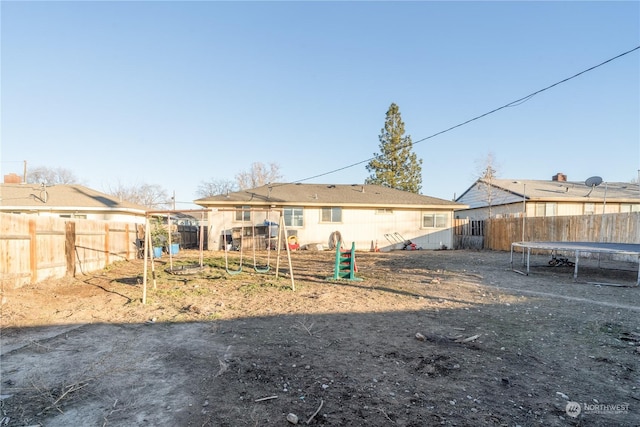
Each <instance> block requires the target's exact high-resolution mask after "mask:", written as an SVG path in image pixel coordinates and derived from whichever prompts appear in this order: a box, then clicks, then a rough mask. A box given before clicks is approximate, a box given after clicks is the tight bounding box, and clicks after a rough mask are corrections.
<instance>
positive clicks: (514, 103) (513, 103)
mask: <svg viewBox="0 0 640 427" xmlns="http://www.w3.org/2000/svg"><path fill="white" fill-rule="evenodd" d="M638 49H640V46H636V47H634V48H633V49H631V50H628V51H626V52H623V53H621V54H619V55H616V56H614V57H613V58H609V59H607V60H606V61H603V62H601V63H599V64H597V65H594V66H593V67H589V68H587V69H586V70H583V71H580V72H579V73H576V74H574V75H572V76H571V77H567V78H566V79H563V80H560V81H558V82H556V83H554V84H552V85H549V86H547V87H545V88H542V89H539V90H537V91H535V92H533V93H530V94H529V95H527V96H523V97H522V98H519V99H516V100H515V101H511V102H509V103H508V104H505V105H503V106H502V107H498V108H494V109H493V110H491V111H488V112H486V113H484V114H480V115H479V116H476V117H474V118H472V119H469V120H466V121H464V122H462V123H459V124H457V125H455V126H451V127H449V128H447V129H445V130H442V131H440V132H436V133H434V134H432V135H429V136H427V137H425V138H422V139H419V140H417V141H415V142H412V143H411V144H407V145H406V146H402V147H399V148H398V150H400V149H402V148H406V147H408V146H411V145H415V144H419V143H420V142H424V141H427V140H429V139H431V138H435V137H436V136H439V135H442V134H443V133H447V132H450V131H452V130H454V129H457V128H459V127H461V126H464V125H467V124H469V123H471V122H473V121H476V120H479V119H481V118H483V117H486V116H488V115H490V114H494V113H497V112H498V111H500V110H503V109H505V108H509V107H517V106H519V105H522V104H523V103H525V102H527V101H528V100H529V99H531V98H533V97H534V96H536V95H538V94H540V93H542V92H545V91H547V90H549V89H551V88H554V87H556V86H558V85H561V84H562V83H566V82H568V81H569V80H573V79H575V78H576V77H578V76H581V75H582V74H585V73H588V72H589V71H593V70H595V69H596V68H599V67H602V66H603V65H605V64H608V63H609V62H612V61H615V60H616V59H618V58H621V57H623V56H625V55H628V54H630V53H632V52H635V51H636V50H638ZM373 159H375V157H370V158H368V159H366V160H361V161H359V162H356V163H352V164H350V165H347V166H343V167H341V168H338V169H333V170H330V171H328V172H324V173H321V174H318V175H314V176H310V177H308V178H304V179H300V180H298V181H293V182H291V184H295V183H299V182H304V181H309V180H312V179H315V178H320V177H323V176H326V175H331V174H333V173H336V172H340V171H343V170H345V169H350V168H352V167H354V166H358V165H361V164H363V163H368V162H370V161H371V160H373ZM282 185H285V184H282Z"/></svg>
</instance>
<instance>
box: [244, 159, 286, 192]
mask: <svg viewBox="0 0 640 427" xmlns="http://www.w3.org/2000/svg"><path fill="white" fill-rule="evenodd" d="M281 179H282V174H281V173H280V166H279V165H277V164H276V163H269V165H268V166H267V165H265V164H264V163H260V162H255V163H252V164H251V169H249V170H248V171H245V172H240V173H238V174H237V175H236V181H237V182H238V188H239V189H240V190H246V189H247V188H256V187H260V186H261V185H265V184H268V183H273V182H277V181H279V180H281Z"/></svg>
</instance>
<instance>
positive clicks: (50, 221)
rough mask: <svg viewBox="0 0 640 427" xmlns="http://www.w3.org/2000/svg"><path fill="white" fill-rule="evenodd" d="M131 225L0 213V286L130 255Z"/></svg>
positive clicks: (101, 265) (96, 267)
mask: <svg viewBox="0 0 640 427" xmlns="http://www.w3.org/2000/svg"><path fill="white" fill-rule="evenodd" d="M129 230H134V231H129ZM135 230H136V225H135V224H125V223H116V222H108V221H92V220H81V219H78V220H69V219H65V218H57V217H46V216H33V215H20V214H5V213H3V214H0V253H1V254H2V256H1V257H0V285H1V286H2V288H4V287H5V286H7V287H13V288H15V287H20V286H23V285H25V284H28V283H37V282H40V281H43V280H46V279H49V278H59V277H63V276H65V275H67V274H68V275H75V274H76V273H78V272H81V273H88V272H91V271H95V270H99V269H102V268H104V267H105V266H107V265H108V264H109V263H112V262H115V261H120V260H125V259H132V258H134V257H135V256H136V251H135V250H134V248H135V244H136V233H135ZM74 231H75V233H74Z"/></svg>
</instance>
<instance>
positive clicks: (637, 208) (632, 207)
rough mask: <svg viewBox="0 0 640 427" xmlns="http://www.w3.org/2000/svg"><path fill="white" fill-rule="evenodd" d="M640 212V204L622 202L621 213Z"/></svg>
mask: <svg viewBox="0 0 640 427" xmlns="http://www.w3.org/2000/svg"><path fill="white" fill-rule="evenodd" d="M629 212H640V204H638V205H636V204H631V203H621V204H620V213H629Z"/></svg>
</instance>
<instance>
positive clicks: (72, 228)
mask: <svg viewBox="0 0 640 427" xmlns="http://www.w3.org/2000/svg"><path fill="white" fill-rule="evenodd" d="M64 236H65V239H64V254H65V256H66V259H67V276H73V277H76V256H75V255H76V223H75V222H73V221H67V222H65V223H64Z"/></svg>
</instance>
